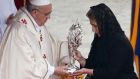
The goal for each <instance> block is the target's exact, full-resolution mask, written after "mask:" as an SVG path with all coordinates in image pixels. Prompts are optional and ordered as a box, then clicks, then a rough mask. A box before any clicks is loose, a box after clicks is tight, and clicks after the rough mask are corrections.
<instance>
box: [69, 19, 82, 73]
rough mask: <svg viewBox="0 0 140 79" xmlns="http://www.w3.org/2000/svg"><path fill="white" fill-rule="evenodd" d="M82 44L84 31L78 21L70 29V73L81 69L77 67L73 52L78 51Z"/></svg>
mask: <svg viewBox="0 0 140 79" xmlns="http://www.w3.org/2000/svg"><path fill="white" fill-rule="evenodd" d="M81 44H82V29H81V25H80V24H79V22H78V21H77V22H76V23H75V24H73V25H72V26H71V27H70V29H69V35H68V47H69V55H70V60H71V61H70V64H69V70H68V72H70V73H73V72H74V71H76V70H77V69H79V68H78V67H77V66H76V65H75V59H74V58H73V51H75V50H77V48H78V47H79V46H80V45H81Z"/></svg>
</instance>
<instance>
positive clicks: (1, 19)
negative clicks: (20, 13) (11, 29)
mask: <svg viewBox="0 0 140 79" xmlns="http://www.w3.org/2000/svg"><path fill="white" fill-rule="evenodd" d="M16 11H17V9H16V6H15V3H14V0H0V31H1V32H0V40H1V39H2V36H3V34H4V31H5V28H6V26H7V25H6V20H7V18H8V17H9V15H11V14H15V13H16Z"/></svg>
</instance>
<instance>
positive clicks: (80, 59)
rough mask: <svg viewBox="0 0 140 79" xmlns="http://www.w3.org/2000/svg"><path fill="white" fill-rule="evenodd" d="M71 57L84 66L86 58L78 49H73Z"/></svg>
mask: <svg viewBox="0 0 140 79" xmlns="http://www.w3.org/2000/svg"><path fill="white" fill-rule="evenodd" d="M73 58H74V59H75V60H77V61H78V62H79V63H80V65H81V66H82V67H84V66H85V64H86V59H85V58H84V57H83V56H82V55H81V53H80V51H78V50H75V51H74V52H73Z"/></svg>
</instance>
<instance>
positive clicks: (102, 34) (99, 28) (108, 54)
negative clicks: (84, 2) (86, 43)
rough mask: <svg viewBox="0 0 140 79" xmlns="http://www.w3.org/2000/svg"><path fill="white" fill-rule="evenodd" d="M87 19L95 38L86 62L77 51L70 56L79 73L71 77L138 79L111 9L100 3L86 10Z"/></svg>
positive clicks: (129, 51) (132, 57)
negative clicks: (74, 61) (75, 62)
mask: <svg viewBox="0 0 140 79" xmlns="http://www.w3.org/2000/svg"><path fill="white" fill-rule="evenodd" d="M87 17H88V18H89V21H90V24H91V25H92V31H93V32H95V35H94V36H95V37H94V40H93V42H92V46H91V50H90V53H89V55H88V58H87V59H85V58H84V57H83V56H82V55H81V54H80V52H79V51H75V52H74V55H73V57H74V58H75V59H76V60H77V61H78V62H79V63H80V65H81V69H80V70H78V71H76V72H74V73H73V75H79V74H88V77H90V79H138V78H137V76H136V74H135V72H134V67H133V62H134V60H133V59H134V55H133V54H134V53H133V49H132V46H131V44H130V42H129V40H128V38H127V37H126V35H125V34H124V32H123V31H122V29H121V27H120V24H119V23H118V21H117V19H116V17H115V15H114V14H113V12H112V11H111V9H110V8H109V7H108V6H106V5H105V4H103V3H101V4H99V5H96V6H92V7H90V10H89V11H88V13H87Z"/></svg>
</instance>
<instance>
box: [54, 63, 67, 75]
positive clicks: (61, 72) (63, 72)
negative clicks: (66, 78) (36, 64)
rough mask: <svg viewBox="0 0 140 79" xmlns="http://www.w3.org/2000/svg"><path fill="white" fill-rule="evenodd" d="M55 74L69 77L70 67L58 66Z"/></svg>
mask: <svg viewBox="0 0 140 79" xmlns="http://www.w3.org/2000/svg"><path fill="white" fill-rule="evenodd" d="M54 74H56V75H68V74H69V72H68V66H67V65H66V66H58V67H56V68H55V71H54Z"/></svg>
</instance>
